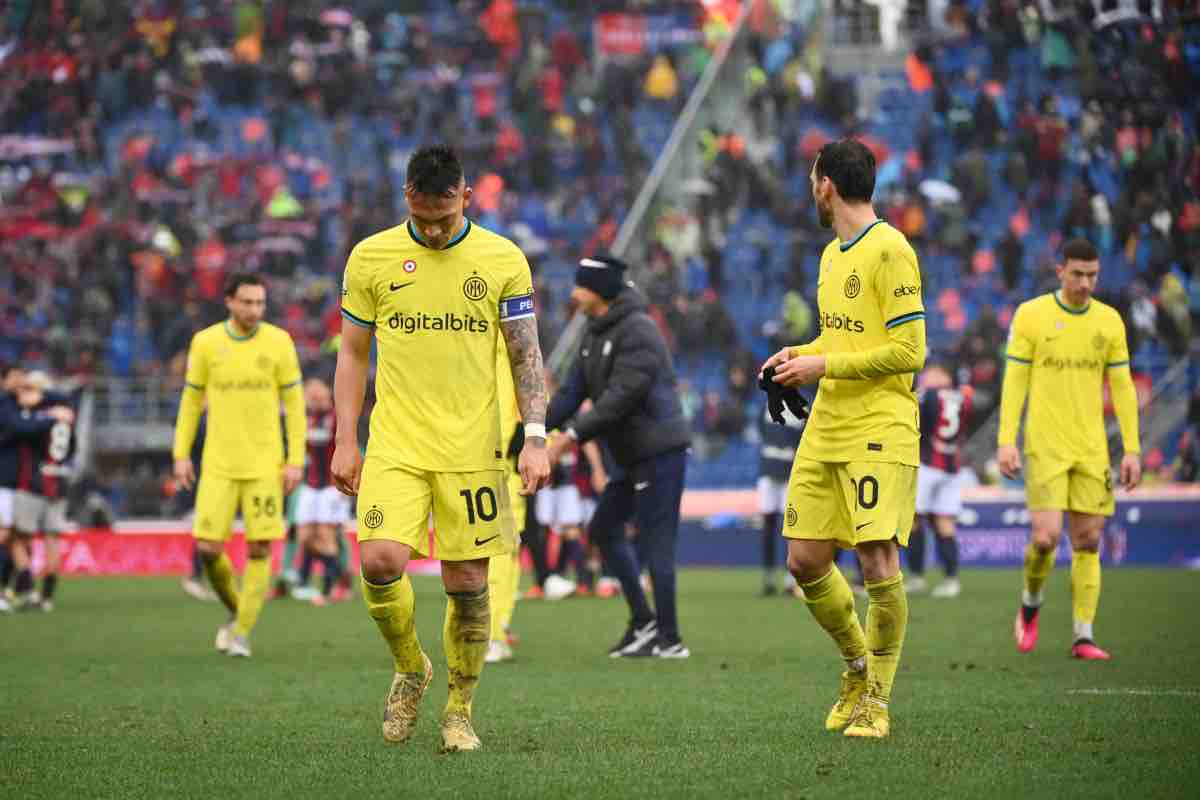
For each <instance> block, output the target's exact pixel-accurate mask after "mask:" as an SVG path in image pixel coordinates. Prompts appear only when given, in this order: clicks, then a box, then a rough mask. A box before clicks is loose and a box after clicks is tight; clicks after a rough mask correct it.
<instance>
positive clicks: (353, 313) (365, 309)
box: [342, 247, 377, 328]
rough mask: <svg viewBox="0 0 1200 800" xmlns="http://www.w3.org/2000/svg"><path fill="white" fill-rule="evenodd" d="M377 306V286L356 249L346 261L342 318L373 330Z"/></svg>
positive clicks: (343, 280)
mask: <svg viewBox="0 0 1200 800" xmlns="http://www.w3.org/2000/svg"><path fill="white" fill-rule="evenodd" d="M376 304H377V300H376V297H375V286H374V284H373V282H372V281H371V276H370V275H369V274H368V270H367V267H366V265H365V264H364V263H363V261H362V257H361V256H360V255H359V252H358V248H357V247H356V248H354V249H353V250H352V251H351V252H350V258H348V259H347V260H346V273H345V275H344V276H343V278H342V317H343V318H345V319H348V320H350V321H351V322H353V323H354V324H355V325H361V326H362V327H364V328H373V327H375V309H376Z"/></svg>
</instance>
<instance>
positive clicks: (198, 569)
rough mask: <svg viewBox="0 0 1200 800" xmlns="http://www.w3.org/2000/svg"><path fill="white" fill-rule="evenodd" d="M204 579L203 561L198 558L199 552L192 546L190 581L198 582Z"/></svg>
mask: <svg viewBox="0 0 1200 800" xmlns="http://www.w3.org/2000/svg"><path fill="white" fill-rule="evenodd" d="M203 579H204V559H202V558H201V557H200V551H199V550H198V549H197V548H196V547H195V546H194V545H193V546H192V580H194V581H199V580H203Z"/></svg>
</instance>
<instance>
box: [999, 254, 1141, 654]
mask: <svg viewBox="0 0 1200 800" xmlns="http://www.w3.org/2000/svg"><path fill="white" fill-rule="evenodd" d="M1055 270H1056V272H1057V274H1058V280H1059V284H1060V287H1059V289H1058V290H1057V291H1055V292H1052V293H1050V294H1044V295H1042V296H1041V297H1037V298H1034V299H1033V300H1029V301H1027V302H1025V303H1022V304H1021V305H1020V306H1019V307H1018V308H1017V313H1016V314H1015V315H1014V316H1013V320H1012V326H1011V328H1010V329H1009V335H1008V368H1007V369H1006V370H1005V373H1004V384H1003V387H1002V389H1001V396H1000V433H999V436H998V444H999V449H998V451H997V453H996V459H997V461H998V462H999V465H1000V470H1001V471H1002V472H1003V473H1004V474H1005V475H1006V476H1008V477H1009V478H1014V477H1016V476H1017V475H1018V474H1019V473H1020V472H1021V470H1022V467H1024V469H1025V498H1026V502H1027V504H1028V506H1029V516H1030V522H1031V523H1032V525H1031V527H1032V530H1031V538H1030V542H1029V546H1028V547H1027V548H1026V550H1025V589H1024V591H1023V593H1022V595H1021V608H1020V609H1019V610H1018V612H1017V619H1016V623H1015V625H1014V632H1015V635H1016V640H1017V650H1019V651H1020V652H1022V653H1028V652H1029V651H1030V650H1032V649H1033V648H1034V646H1035V645H1036V644H1037V639H1038V611H1039V610H1040V609H1041V606H1042V587H1043V585H1044V584H1045V582H1046V578H1047V576H1048V575H1049V574H1050V571H1051V570H1052V569H1053V568H1054V558H1055V555H1056V552H1057V548H1058V540H1059V538H1060V537H1061V536H1062V528H1063V512H1064V511H1066V512H1067V534H1068V536H1069V537H1070V540H1071V592H1072V595H1073V596H1074V609H1073V612H1074V613H1073V617H1074V623H1075V631H1074V644H1073V645H1072V646H1071V655H1072V656H1074V657H1075V658H1081V659H1087V660H1099V661H1105V660H1107V659H1108V658H1109V654H1108V653H1107V652H1106V651H1104V650H1101V649H1100V648H1099V647H1097V646H1096V642H1095V638H1094V636H1093V632H1092V624H1093V622H1094V621H1095V619H1096V607H1097V606H1098V605H1099V603H1100V534H1101V533H1102V532H1103V530H1104V520H1105V517H1110V516H1112V514H1113V511H1114V510H1115V507H1116V500H1115V499H1114V497H1113V490H1112V473H1111V471H1110V469H1109V463H1110V462H1109V454H1108V436H1107V435H1106V434H1105V430H1104V379H1105V378H1106V377H1107V378H1108V382H1109V387H1110V388H1111V390H1112V400H1113V407H1114V408H1115V410H1116V412H1117V421H1118V423H1119V424H1120V427H1121V441H1122V442H1123V443H1124V445H1125V455H1124V457H1123V458H1122V459H1121V475H1120V478H1121V486H1122V487H1123V488H1125V489H1126V490H1129V489H1133V488H1134V487H1135V486H1137V485H1138V482H1139V481H1140V480H1141V476H1142V465H1141V459H1140V457H1139V453H1140V452H1141V444H1140V441H1139V437H1138V411H1137V392H1136V391H1135V389H1134V387H1133V378H1132V377H1131V375H1130V373H1129V346H1128V344H1126V341H1125V324H1124V323H1123V322H1122V321H1121V316H1120V314H1118V313H1117V311H1116V310H1115V309H1113V308H1112V307H1111V306H1108V305H1105V304H1104V303H1101V302H1100V301H1099V300H1096V299H1094V298H1093V297H1092V293H1093V292H1094V291H1095V290H1096V281H1097V278H1098V277H1099V275H1100V254H1099V253H1098V252H1097V251H1096V248H1095V247H1094V246H1092V244H1091V243H1090V242H1088V241H1087V240H1085V239H1072V240H1071V241H1069V242H1067V243H1066V245H1064V246H1063V249H1062V263H1060V264H1058V266H1057V267H1056V268H1055ZM1026 395H1028V396H1029V413H1028V416H1027V419H1026V423H1025V463H1024V465H1022V461H1021V454H1020V452H1019V451H1018V450H1017V445H1016V442H1017V429H1018V427H1020V422H1021V411H1022V409H1023V408H1024V406H1025V397H1026Z"/></svg>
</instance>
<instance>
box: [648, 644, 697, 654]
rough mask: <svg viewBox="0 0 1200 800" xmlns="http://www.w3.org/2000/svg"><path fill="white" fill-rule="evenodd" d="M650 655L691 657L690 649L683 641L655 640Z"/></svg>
mask: <svg viewBox="0 0 1200 800" xmlns="http://www.w3.org/2000/svg"><path fill="white" fill-rule="evenodd" d="M650 655H652V656H654V657H655V658H691V656H692V651H691V650H688V649H687V645H685V644H684V643H683V642H674V643H670V642H657V643H656V644H655V645H654V648H653V649H652V650H651V651H650Z"/></svg>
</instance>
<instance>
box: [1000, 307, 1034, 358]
mask: <svg viewBox="0 0 1200 800" xmlns="http://www.w3.org/2000/svg"><path fill="white" fill-rule="evenodd" d="M1029 313H1030V312H1029V309H1028V308H1027V307H1026V306H1025V304H1023V303H1022V304H1021V305H1019V306H1017V313H1016V314H1013V318H1012V325H1010V326H1009V329H1008V349H1007V351H1006V353H1005V354H1006V356H1007V357H1008V358H1009V359H1011V360H1012V361H1019V362H1021V363H1022V364H1032V363H1033V353H1034V336H1033V331H1031V330H1030V325H1031V323H1032V321H1031V320H1030V319H1029Z"/></svg>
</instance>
